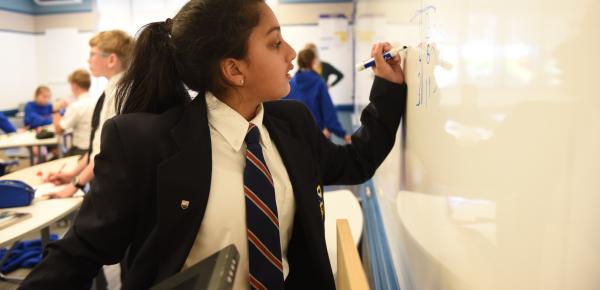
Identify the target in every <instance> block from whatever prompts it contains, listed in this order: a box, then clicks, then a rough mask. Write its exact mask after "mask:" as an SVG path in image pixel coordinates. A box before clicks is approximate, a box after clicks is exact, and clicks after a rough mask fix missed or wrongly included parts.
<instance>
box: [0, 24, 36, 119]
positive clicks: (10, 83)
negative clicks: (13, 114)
mask: <svg viewBox="0 0 600 290" xmlns="http://www.w3.org/2000/svg"><path fill="white" fill-rule="evenodd" d="M0 43H2V48H1V51H2V56H1V62H0V63H1V64H0V68H1V69H0V110H7V109H14V108H16V107H17V105H18V104H19V103H21V102H26V101H29V100H30V99H32V98H33V91H34V89H35V86H36V85H37V78H38V77H37V70H36V69H37V65H36V64H37V53H36V48H35V45H36V37H35V36H34V35H32V34H25V33H14V32H2V31H0Z"/></svg>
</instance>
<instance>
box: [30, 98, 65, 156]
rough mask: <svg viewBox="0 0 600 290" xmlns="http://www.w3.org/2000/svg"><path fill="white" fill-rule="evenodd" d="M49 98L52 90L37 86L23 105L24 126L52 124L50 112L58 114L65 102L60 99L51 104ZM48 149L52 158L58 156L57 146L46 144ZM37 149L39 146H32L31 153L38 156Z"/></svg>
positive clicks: (36, 126) (35, 127) (33, 126)
mask: <svg viewBox="0 0 600 290" xmlns="http://www.w3.org/2000/svg"><path fill="white" fill-rule="evenodd" d="M51 99H52V92H50V88H48V87H47V86H39V87H37V89H35V97H34V99H33V101H31V102H28V103H27V105H25V118H24V122H25V126H27V127H28V128H29V129H37V128H40V127H42V126H46V125H50V124H52V114H54V113H57V114H58V113H59V112H60V110H61V109H63V108H64V107H65V106H66V105H67V103H66V102H65V101H64V100H61V101H59V102H56V103H54V104H51V103H50V100H51ZM48 149H49V151H50V152H51V153H52V155H53V158H58V146H48ZM38 150H40V148H38V147H33V148H32V154H33V155H34V156H38V155H39V154H38V152H39V151H38ZM34 162H37V161H34Z"/></svg>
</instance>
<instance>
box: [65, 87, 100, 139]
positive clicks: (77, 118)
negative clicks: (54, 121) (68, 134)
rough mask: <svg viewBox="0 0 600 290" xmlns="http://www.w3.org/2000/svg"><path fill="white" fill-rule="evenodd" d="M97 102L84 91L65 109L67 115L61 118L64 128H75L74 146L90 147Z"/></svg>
mask: <svg viewBox="0 0 600 290" xmlns="http://www.w3.org/2000/svg"><path fill="white" fill-rule="evenodd" d="M95 105H96V103H95V102H94V100H93V99H92V98H91V97H90V96H89V95H88V93H83V94H81V95H79V98H77V100H76V101H75V102H73V103H70V104H69V106H68V107H67V109H66V110H65V115H64V116H63V117H62V119H61V120H60V123H59V124H60V126H61V127H62V128H63V129H64V130H70V129H73V146H75V147H77V148H79V149H88V147H89V146H90V132H91V130H92V115H93V114H94V106H95Z"/></svg>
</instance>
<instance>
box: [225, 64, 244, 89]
mask: <svg viewBox="0 0 600 290" xmlns="http://www.w3.org/2000/svg"><path fill="white" fill-rule="evenodd" d="M241 65H242V63H241V62H240V61H239V60H237V59H234V58H226V59H224V60H222V61H221V74H222V75H223V79H224V80H225V81H226V82H227V84H228V85H230V86H233V87H242V86H244V84H245V81H246V79H245V77H244V74H243V73H242V69H241Z"/></svg>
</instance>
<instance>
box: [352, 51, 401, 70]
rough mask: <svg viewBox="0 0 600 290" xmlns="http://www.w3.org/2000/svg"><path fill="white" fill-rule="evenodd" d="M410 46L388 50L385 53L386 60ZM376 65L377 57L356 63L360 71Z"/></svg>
mask: <svg viewBox="0 0 600 290" xmlns="http://www.w3.org/2000/svg"><path fill="white" fill-rule="evenodd" d="M407 48H408V46H403V47H401V48H392V49H391V50H390V51H388V52H386V53H384V54H383V59H385V60H389V59H391V58H393V57H394V56H396V55H398V53H400V52H401V51H403V50H405V49H407ZM374 65H375V59H374V58H370V59H368V60H365V61H363V62H361V63H359V64H357V65H356V70H358V71H363V70H365V69H368V68H370V67H372V66H374Z"/></svg>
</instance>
